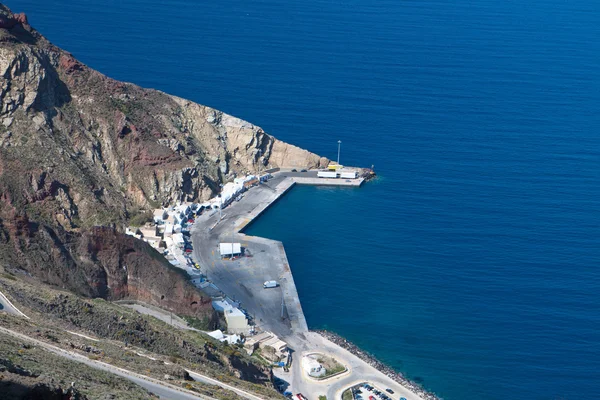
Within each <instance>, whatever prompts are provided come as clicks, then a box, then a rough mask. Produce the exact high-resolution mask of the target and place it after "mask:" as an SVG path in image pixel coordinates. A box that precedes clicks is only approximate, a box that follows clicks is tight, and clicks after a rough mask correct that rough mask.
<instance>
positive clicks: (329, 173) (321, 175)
mask: <svg viewBox="0 0 600 400" xmlns="http://www.w3.org/2000/svg"><path fill="white" fill-rule="evenodd" d="M317 177H318V178H337V172H335V171H319V172H317Z"/></svg>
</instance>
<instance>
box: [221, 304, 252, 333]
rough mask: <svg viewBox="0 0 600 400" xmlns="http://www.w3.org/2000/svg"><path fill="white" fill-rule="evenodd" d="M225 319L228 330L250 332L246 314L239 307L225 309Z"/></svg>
mask: <svg viewBox="0 0 600 400" xmlns="http://www.w3.org/2000/svg"><path fill="white" fill-rule="evenodd" d="M225 321H227V331H228V332H230V333H248V331H249V329H250V325H248V320H247V319H246V316H245V315H244V313H243V312H241V311H240V310H239V308H231V310H227V311H225Z"/></svg>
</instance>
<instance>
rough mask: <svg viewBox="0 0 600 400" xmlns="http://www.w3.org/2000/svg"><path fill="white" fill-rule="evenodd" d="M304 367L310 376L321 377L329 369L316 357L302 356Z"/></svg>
mask: <svg viewBox="0 0 600 400" xmlns="http://www.w3.org/2000/svg"><path fill="white" fill-rule="evenodd" d="M302 369H303V370H304V372H306V374H307V375H308V376H313V377H319V376H323V375H325V372H327V370H326V369H325V368H323V366H322V365H321V364H320V363H319V362H318V361H317V360H315V359H314V358H311V357H302Z"/></svg>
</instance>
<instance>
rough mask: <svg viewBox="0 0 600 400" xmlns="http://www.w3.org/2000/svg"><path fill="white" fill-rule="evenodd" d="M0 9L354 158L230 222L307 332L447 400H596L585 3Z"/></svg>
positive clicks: (103, 65)
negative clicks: (346, 179)
mask: <svg viewBox="0 0 600 400" xmlns="http://www.w3.org/2000/svg"><path fill="white" fill-rule="evenodd" d="M8 5H9V6H10V7H12V8H13V9H14V10H15V11H24V12H26V13H27V14H28V15H29V17H30V21H31V22H32V24H33V25H34V26H36V27H37V28H38V29H39V30H40V31H42V32H43V33H44V34H45V35H47V37H49V38H50V39H51V40H52V41H54V42H55V43H56V44H58V45H60V46H62V47H64V48H66V49H68V50H69V51H71V52H73V53H74V55H75V56H76V57H78V58H80V59H81V60H82V61H84V62H86V63H88V64H89V65H91V66H92V67H94V68H97V69H99V70H101V71H103V72H104V73H107V74H108V75H110V76H112V77H115V78H117V79H122V80H127V81H132V82H135V83H138V84H141V85H143V86H147V87H155V88H158V89H161V90H164V91H167V92H169V93H173V94H176V95H179V96H183V97H187V98H190V99H193V100H195V101H198V102H201V103H204V104H208V105H211V106H214V107H217V108H220V109H222V110H224V111H226V112H229V113H231V114H234V115H236V116H239V117H241V118H244V119H247V120H250V121H252V122H254V123H256V124H258V125H260V126H262V127H263V128H265V130H267V131H268V132H270V133H272V134H274V135H275V136H277V137H279V138H281V139H283V140H286V141H290V142H293V143H294V144H297V145H299V146H301V147H305V148H308V149H310V150H312V151H315V152H317V153H320V154H322V155H325V156H328V157H330V158H335V157H336V151H337V146H336V142H337V140H338V139H341V140H342V141H343V144H342V160H341V161H342V163H346V164H352V165H366V166H370V165H371V164H375V168H376V170H377V171H378V172H379V174H380V178H379V179H378V180H377V181H375V182H373V183H369V184H367V185H365V186H364V187H362V188H360V189H332V188H314V187H299V188H295V189H293V191H292V192H291V193H289V194H288V195H287V196H286V197H284V198H283V199H282V200H281V201H280V202H279V203H278V204H276V205H275V206H274V207H273V208H272V210H270V211H269V212H267V213H266V214H265V215H264V217H263V218H261V219H260V220H259V221H258V222H257V223H256V224H255V225H253V226H252V228H251V231H250V232H251V233H253V234H261V235H264V236H268V237H272V238H276V239H279V240H282V241H283V242H284V244H285V246H286V251H287V253H288V256H289V259H290V264H291V266H292V269H293V272H294V278H295V280H296V283H297V286H298V291H299V293H300V297H301V301H302V305H303V308H304V311H305V314H306V316H307V320H308V323H309V325H310V326H311V327H313V328H323V327H326V328H328V329H331V330H333V331H336V332H338V333H340V334H342V335H344V336H346V337H348V338H349V339H350V340H352V341H354V342H355V343H357V344H358V345H360V346H362V347H364V348H365V349H367V350H368V351H370V352H372V353H374V354H375V355H376V356H377V357H379V358H380V359H382V360H383V361H385V362H387V363H389V364H390V365H392V366H393V367H395V368H397V369H398V370H400V371H402V372H404V373H406V374H407V375H408V376H409V377H412V378H418V379H419V380H422V381H423V384H424V386H425V387H427V388H430V389H432V390H434V391H436V392H437V393H439V394H440V395H442V396H443V397H444V398H446V399H450V400H458V399H467V400H470V399H473V400H475V399H504V398H511V399H528V400H530V399H579V398H600V383H599V381H598V371H600V345H599V343H600V333H599V332H600V301H599V299H598V292H599V288H600V273H599V272H598V265H599V264H600V200H599V199H600V185H599V183H600V166H599V165H600V164H599V161H600V150H599V149H600V136H599V135H598V132H599V131H600V129H599V128H600V114H599V113H598V108H599V105H600V48H599V47H600V45H599V44H598V43H599V42H598V37H600V35H599V34H600V28H599V27H600V10H599V7H598V4H597V2H593V1H591V0H579V1H577V0H576V1H571V2H566V1H559V0H540V1H523V0H512V1H511V0H508V1H506V0H505V1H500V0H481V1H478V2H467V1H439V0H438V1H434V0H425V1H412V0H411V1H391V0H382V1H377V2H373V1H364V0H348V1H341V0H337V1H336V0H334V1H324V0H305V1H298V0H291V1H288V2H285V3H282V2H274V1H272V0H260V1H255V2H242V1H239V0H233V1H229V2H225V3H224V2H216V1H207V2H201V3H200V2H193V1H189V0H188V1H183V0H176V1H172V2H169V3H168V6H166V5H163V4H162V3H161V2H159V1H157V0H148V1H144V2H142V1H140V0H129V1H118V2H117V1H114V0H110V1H106V2H94V1H91V0H80V1H74V0H59V1H54V2H47V1H41V0H19V1H9V2H8Z"/></svg>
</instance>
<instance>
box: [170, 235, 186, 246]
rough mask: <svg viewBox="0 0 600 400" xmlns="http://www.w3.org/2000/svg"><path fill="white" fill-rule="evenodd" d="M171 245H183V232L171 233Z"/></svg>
mask: <svg viewBox="0 0 600 400" xmlns="http://www.w3.org/2000/svg"><path fill="white" fill-rule="evenodd" d="M172 237H173V245H174V246H176V247H183V245H184V243H185V241H184V240H183V234H181V233H174V234H173V236H172Z"/></svg>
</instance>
